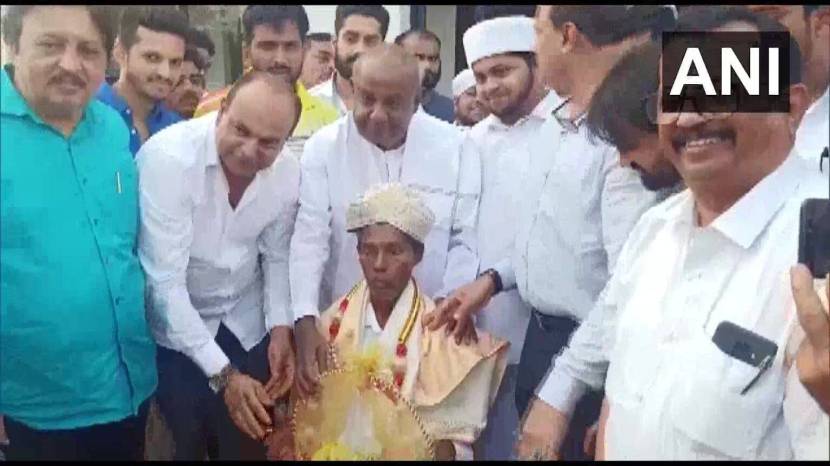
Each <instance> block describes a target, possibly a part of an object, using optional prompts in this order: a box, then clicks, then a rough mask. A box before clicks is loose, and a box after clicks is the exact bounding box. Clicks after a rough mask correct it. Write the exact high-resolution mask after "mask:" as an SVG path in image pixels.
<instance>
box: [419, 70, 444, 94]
mask: <svg viewBox="0 0 830 466" xmlns="http://www.w3.org/2000/svg"><path fill="white" fill-rule="evenodd" d="M440 79H441V71H440V70H439V71H438V72H435V71H432V70H425V71H424V78H423V79H421V88H422V89H423V90H425V91H431V90H433V89H435V86H437V85H438V81H439V80H440Z"/></svg>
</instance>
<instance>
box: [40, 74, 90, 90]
mask: <svg viewBox="0 0 830 466" xmlns="http://www.w3.org/2000/svg"><path fill="white" fill-rule="evenodd" d="M49 84H54V85H60V84H71V85H73V86H77V87H84V86H85V85H86V81H84V79H83V78H81V77H80V76H78V75H76V74H73V73H69V72H66V71H64V72H62V73H60V74H59V75H57V76H55V77H53V78H52V79H50V80H49Z"/></svg>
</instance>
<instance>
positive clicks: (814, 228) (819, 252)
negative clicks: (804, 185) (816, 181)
mask: <svg viewBox="0 0 830 466" xmlns="http://www.w3.org/2000/svg"><path fill="white" fill-rule="evenodd" d="M798 262H799V263H801V264H804V265H806V266H807V268H808V269H810V272H811V273H812V274H813V277H815V278H824V277H826V276H827V274H828V273H829V272H830V200H828V199H806V200H805V201H804V202H803V203H802V204H801V224H800V228H799V232H798Z"/></svg>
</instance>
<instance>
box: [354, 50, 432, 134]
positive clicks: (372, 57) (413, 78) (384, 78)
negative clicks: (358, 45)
mask: <svg viewBox="0 0 830 466" xmlns="http://www.w3.org/2000/svg"><path fill="white" fill-rule="evenodd" d="M352 84H353V85H354V95H355V104H354V120H355V124H356V125H357V129H358V131H359V132H360V134H361V135H362V136H363V137H364V138H366V139H367V140H368V141H369V142H371V143H372V144H374V145H376V146H378V147H380V148H381V149H383V150H391V149H395V148H398V147H400V146H401V145H402V144H403V143H404V142H405V141H406V132H407V130H408V129H409V122H410V120H411V119H412V115H414V114H415V111H416V110H417V109H418V96H419V94H420V92H421V81H420V79H419V78H418V63H417V62H416V61H415V58H414V57H412V56H410V55H409V54H408V53H406V51H404V49H403V48H401V47H400V46H398V45H385V44H384V45H381V46H378V47H376V48H374V49H372V50H371V51H370V52H366V54H364V55H362V56H361V57H360V58H359V59H358V60H357V62H356V63H355V65H354V74H353V76H352Z"/></svg>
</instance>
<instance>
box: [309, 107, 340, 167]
mask: <svg viewBox="0 0 830 466" xmlns="http://www.w3.org/2000/svg"><path fill="white" fill-rule="evenodd" d="M347 123H348V117H346V116H344V117H342V118H340V119H337V120H334V122H333V123H331V124H328V125H326V126H323V127H322V128H320V129H318V130H317V131H315V132H314V134H312V135H311V136H310V137H309V138H308V140H307V141H306V142H305V146H304V147H303V155H302V157H300V164H301V165H306V164H307V163H313V162H317V163H324V161H325V160H327V159H328V158H329V157H330V154H340V153H342V151H341V150H334V146H336V145H337V144H340V143H341V142H342V141H341V139H342V138H341V137H340V136H341V134H342V132H345V131H346V130H347V129H348V126H347Z"/></svg>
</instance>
